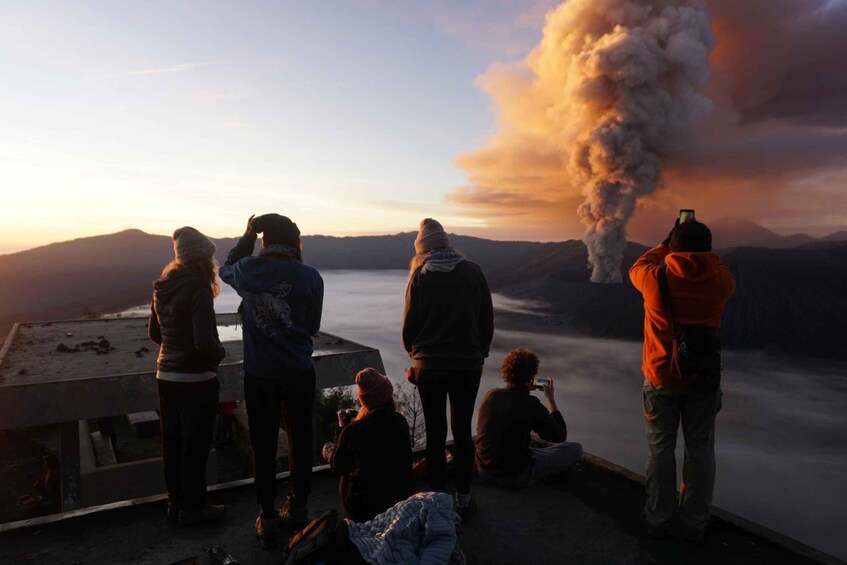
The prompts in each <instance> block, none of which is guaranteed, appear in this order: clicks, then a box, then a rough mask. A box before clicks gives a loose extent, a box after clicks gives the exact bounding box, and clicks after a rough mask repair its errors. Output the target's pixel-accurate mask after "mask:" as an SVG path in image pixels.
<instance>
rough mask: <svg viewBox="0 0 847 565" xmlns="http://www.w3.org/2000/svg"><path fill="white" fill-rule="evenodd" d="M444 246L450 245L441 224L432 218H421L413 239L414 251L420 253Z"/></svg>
mask: <svg viewBox="0 0 847 565" xmlns="http://www.w3.org/2000/svg"><path fill="white" fill-rule="evenodd" d="M445 247H450V237H449V236H448V235H447V232H445V231H444V228H443V227H442V226H441V224H440V223H438V222H437V221H436V220H433V219H432V218H426V219H424V220H422V221H421V229H420V230H419V231H418V237H417V238H416V239H415V253H417V254H418V255H420V254H423V253H426V252H428V251H432V250H433V249H444V248H445Z"/></svg>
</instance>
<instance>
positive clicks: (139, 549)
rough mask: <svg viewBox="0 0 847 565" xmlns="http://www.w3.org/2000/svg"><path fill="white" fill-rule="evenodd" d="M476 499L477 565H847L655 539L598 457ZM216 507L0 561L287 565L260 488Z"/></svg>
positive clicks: (814, 556) (319, 484)
mask: <svg viewBox="0 0 847 565" xmlns="http://www.w3.org/2000/svg"><path fill="white" fill-rule="evenodd" d="M284 483H285V481H282V485H281V487H282V488H281V489H280V490H281V491H282V490H283V489H284V488H285V484H284ZM336 485H337V482H336V479H335V478H334V477H333V476H332V475H330V474H329V473H327V472H321V473H318V474H316V475H315V477H314V482H313V494H312V498H311V501H310V507H311V514H312V515H313V516H314V515H316V513H317V512H320V511H322V510H324V509H328V508H330V507H331V506H336V505H337V502H338V496H337V489H336ZM418 486H419V487H422V486H423V485H421V484H419V485H418ZM474 493H475V496H476V499H477V501H478V503H479V513H478V514H477V515H476V517H475V519H474V521H473V522H472V523H470V524H469V525H467V526H463V527H462V529H461V533H460V535H459V543H460V545H461V547H462V549H463V550H464V551H465V553H466V555H467V560H468V563H479V564H504V565H506V564H516V563H531V564H546V563H550V564H558V563H588V564H595V563H609V564H618V563H620V564H628V563H656V564H660V563H661V564H665V563H667V564H676V563H685V564H698V563H703V564H718V563H720V564H729V565H732V564H738V565H742V564H743V565H755V564H762V565H764V564H769V565H770V564H781V563H791V564H796V565H804V564H811V563H839V561H837V560H835V559H833V558H831V557H828V556H826V555H823V554H819V553H817V552H815V551H814V550H812V549H810V548H807V547H806V546H801V545H800V544H797V543H796V542H792V541H791V540H787V539H784V538H780V537H779V536H778V535H776V534H772V533H771V534H770V535H775V536H776V537H775V538H771V539H776V540H778V541H779V542H780V544H787V545H788V546H792V544H796V545H794V548H795V549H799V551H801V552H802V553H804V555H800V554H798V553H795V552H794V551H792V549H791V548H790V547H787V546H786V545H780V544H777V543H774V541H768V540H767V539H765V538H763V537H760V536H759V535H756V534H754V533H751V532H750V531H747V530H745V529H744V528H742V527H739V526H738V525H735V524H734V523H732V522H735V521H736V520H737V518H735V517H733V516H731V515H729V516H728V518H729V520H730V521H725V520H722V519H718V518H716V519H713V524H712V529H711V535H710V536H709V538H708V539H707V542H706V544H705V545H702V546H701V545H693V544H690V543H687V542H683V541H679V540H666V541H654V540H651V539H649V538H647V537H646V535H645V534H644V533H643V529H642V527H641V526H640V524H639V514H640V509H641V505H642V504H643V502H644V494H643V488H642V487H641V486H640V485H639V484H638V482H637V481H635V480H633V477H632V476H627V474H626V472H624V471H621V470H619V469H615V468H614V466H611V465H609V464H607V463H605V462H603V461H602V460H597V459H596V458H593V457H591V456H586V460H585V461H583V462H582V463H581V464H580V465H579V466H578V468H577V469H576V470H575V471H574V472H573V473H572V474H571V475H570V476H568V477H556V478H553V479H551V480H549V481H547V482H545V483H542V484H541V485H539V486H537V487H536V488H535V489H532V490H527V491H504V490H500V489H495V488H494V487H491V486H487V485H485V484H484V483H481V482H480V481H477V482H476V483H475V485H474ZM212 502H216V503H225V504H227V505H228V506H229V513H228V516H227V517H226V519H225V520H224V521H223V522H221V523H219V524H213V525H207V526H198V527H194V528H177V527H174V526H170V525H169V524H168V523H167V522H166V520H165V516H164V510H165V509H164V502H162V501H158V502H151V503H146V504H139V505H135V506H130V507H126V508H120V509H115V510H109V511H103V512H99V513H94V514H90V515H87V516H81V517H77V518H71V519H67V520H64V521H61V522H57V523H54V524H48V525H42V526H35V527H30V528H28V529H21V530H15V531H12V532H6V533H3V534H1V535H0V562H2V563H50V564H56V565H58V564H74V563H80V564H82V563H84V564H86V565H88V564H104V565H105V564H114V563H135V564H145V565H146V564H149V565H154V564H155V565H167V564H171V563H174V562H176V561H179V560H181V559H185V558H189V557H192V556H197V557H199V558H200V563H204V564H205V563H208V560H207V558H206V557H205V554H204V551H205V548H208V547H209V546H210V545H212V544H217V545H221V546H222V547H224V548H225V549H226V550H227V551H229V552H230V553H231V554H232V555H233V556H234V557H235V558H236V559H238V560H239V562H240V563H242V564H244V565H250V564H265V563H267V564H270V563H281V562H282V554H281V550H272V551H264V550H261V549H260V548H259V547H258V543H257V542H256V539H255V537H254V533H253V529H252V526H253V520H255V512H256V505H255V503H254V498H253V487H252V485H247V486H240V487H234V488H231V489H227V490H222V491H219V492H216V493H214V494H213V495H212ZM677 534H679V532H677ZM284 535H285V534H284Z"/></svg>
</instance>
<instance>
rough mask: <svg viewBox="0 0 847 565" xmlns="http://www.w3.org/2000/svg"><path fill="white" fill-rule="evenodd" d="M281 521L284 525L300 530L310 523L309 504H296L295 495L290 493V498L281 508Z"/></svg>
mask: <svg viewBox="0 0 847 565" xmlns="http://www.w3.org/2000/svg"><path fill="white" fill-rule="evenodd" d="M279 521H280V524H281V525H282V526H285V527H288V528H291V529H294V530H300V529H302V528H305V527H306V525H307V524H308V523H309V507H308V506H307V505H303V506H296V505H295V504H294V495H288V500H286V501H285V504H283V505H282V508H280V509H279Z"/></svg>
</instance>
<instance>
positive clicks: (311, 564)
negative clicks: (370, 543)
mask: <svg viewBox="0 0 847 565" xmlns="http://www.w3.org/2000/svg"><path fill="white" fill-rule="evenodd" d="M318 563H325V564H327V565H335V564H337V565H343V564H348V563H351V564H352V563H364V561H363V560H362V559H361V556H360V555H359V552H358V550H357V549H356V548H355V546H353V545H352V544H351V543H349V542H348V539H347V524H346V523H345V522H344V521H343V520H341V519H340V518H339V516H338V511H337V510H336V509H335V508H333V509H331V510H327V511H326V512H324V513H323V514H321V515H320V516H318V517H317V518H315V519H314V520H312V521H311V522H309V524H308V525H307V526H306V527H305V528H303V529H302V530H300V531H299V532H297V533H296V534H294V535H293V536H291V539H290V540H288V545H287V546H286V547H285V565H315V564H318Z"/></svg>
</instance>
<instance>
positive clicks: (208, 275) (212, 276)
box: [162, 255, 221, 297]
mask: <svg viewBox="0 0 847 565" xmlns="http://www.w3.org/2000/svg"><path fill="white" fill-rule="evenodd" d="M177 273H191V274H193V275H195V276H197V277H200V278H201V279H203V280H204V281H207V282H208V283H209V290H211V291H212V296H213V297H217V296H218V295H219V294H220V293H221V285H220V283H219V282H218V276H217V273H218V261H217V259H215V258H214V257H213V256H212V255H209V256H208V257H203V258H202V259H195V260H194V261H182V260H180V259H175V260H173V261H171V262H170V263H168V264H167V265H165V268H164V269H162V278H163V279H164V278H167V277H169V276H172V275H174V274H177Z"/></svg>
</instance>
